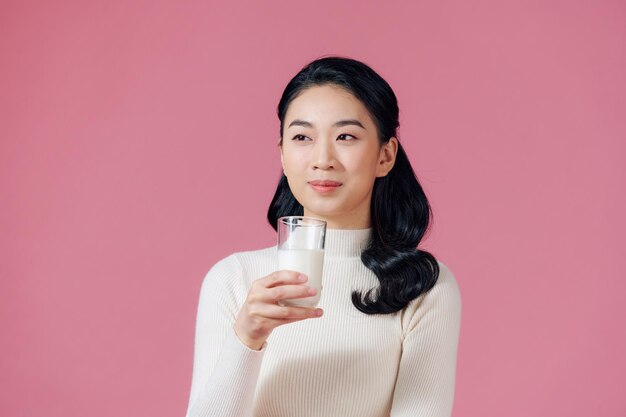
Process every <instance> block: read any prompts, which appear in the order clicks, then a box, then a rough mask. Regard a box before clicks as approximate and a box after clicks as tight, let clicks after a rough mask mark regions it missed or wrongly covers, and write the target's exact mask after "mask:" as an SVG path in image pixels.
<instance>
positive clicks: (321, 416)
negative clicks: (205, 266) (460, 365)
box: [187, 229, 461, 417]
mask: <svg viewBox="0 0 626 417" xmlns="http://www.w3.org/2000/svg"><path fill="white" fill-rule="evenodd" d="M370 234H371V229H362V230H335V229H331V230H328V231H327V236H326V253H325V258H324V276H323V291H322V297H321V300H320V304H319V307H321V308H323V309H324V315H323V316H322V317H321V318H318V319H308V320H304V321H301V322H296V323H291V324H287V325H283V326H280V327H278V328H276V329H275V330H274V331H273V333H272V334H271V335H270V337H269V339H268V340H267V344H266V345H264V347H263V349H262V350H260V351H255V350H251V349H249V348H247V347H246V346H245V345H244V344H243V343H241V342H240V341H239V339H238V338H237V336H236V335H235V333H234V331H233V324H234V321H235V317H236V316H237V313H238V311H239V309H240V307H241V305H242V303H243V302H244V300H245V298H246V295H247V293H248V288H249V286H250V284H251V282H252V281H253V280H255V279H257V278H261V277H264V276H266V275H268V274H270V273H271V272H273V271H275V270H276V269H277V254H276V248H275V247H271V248H267V249H262V250H257V251H251V252H241V253H235V254H233V255H231V256H229V257H227V258H225V259H223V260H221V261H220V262H218V263H217V264H216V265H215V266H214V267H213V268H212V269H211V270H210V271H209V272H208V274H207V275H206V277H205V279H204V281H203V284H202V289H201V291H200V301H199V305H198V316H197V321H196V339H195V350H194V364H193V378H192V385H191V395H190V399H189V407H188V410H187V416H188V417H197V416H204V417H207V416H215V417H217V416H220V417H221V416H229V417H234V416H255V417H266V416H268V417H269V416H272V417H279V416H290V417H291V416H292V417H335V416H341V417H344V416H345V417H348V416H355V417H356V416H358V417H382V416H393V417H409V416H411V417H417V416H420V417H421V416H433V417H434V416H437V417H444V416H450V415H451V413H452V404H453V400H454V383H455V375H456V356H457V346H458V339H459V332H460V322H461V298H460V292H459V287H458V285H457V282H456V280H455V278H454V276H453V275H452V273H451V272H450V270H449V269H448V268H447V267H446V266H445V265H444V264H442V263H441V262H440V263H439V266H440V268H441V273H440V275H439V279H438V280H437V283H436V285H435V286H434V287H433V288H432V289H431V290H430V291H429V292H428V293H426V294H422V295H421V296H419V297H418V298H417V299H415V300H413V301H412V302H411V303H410V304H409V305H408V306H407V307H406V308H405V309H404V310H402V311H400V312H398V313H395V314H387V315H366V314H363V313H361V312H360V311H358V310H357V309H356V308H355V307H354V306H353V305H352V302H351V300H350V297H351V293H352V291H353V290H355V289H369V288H371V287H374V286H376V285H377V284H378V281H377V279H376V277H375V275H374V274H373V273H372V272H371V271H370V270H369V269H367V268H366V267H365V266H364V265H363V263H362V262H361V260H360V254H361V251H362V250H363V248H364V247H365V245H366V244H367V240H368V238H369V236H370Z"/></svg>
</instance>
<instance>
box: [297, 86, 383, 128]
mask: <svg viewBox="0 0 626 417" xmlns="http://www.w3.org/2000/svg"><path fill="white" fill-rule="evenodd" d="M348 118H350V119H358V120H360V121H361V122H363V123H364V124H365V123H368V124H373V121H372V119H371V117H370V115H369V112H368V111H367V108H366V107H365V105H364V104H363V103H362V102H361V101H360V100H359V99H357V98H356V97H355V96H354V95H353V94H352V93H351V92H349V91H347V90H346V89H344V88H341V87H338V86H336V85H330V84H327V85H321V86H313V87H309V88H307V89H305V90H303V91H302V92H301V93H300V94H299V95H298V96H297V97H296V98H295V99H293V100H292V101H291V103H290V104H289V107H288V108H287V113H286V114H285V122H289V121H290V120H293V119H306V120H307V121H310V122H312V123H315V121H318V122H320V123H321V122H329V123H332V122H334V121H336V120H338V119H348Z"/></svg>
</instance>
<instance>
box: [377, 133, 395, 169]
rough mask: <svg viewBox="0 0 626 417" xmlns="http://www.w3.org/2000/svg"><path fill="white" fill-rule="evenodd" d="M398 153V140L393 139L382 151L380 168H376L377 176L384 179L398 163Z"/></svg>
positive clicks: (379, 162) (379, 161) (379, 160)
mask: <svg viewBox="0 0 626 417" xmlns="http://www.w3.org/2000/svg"><path fill="white" fill-rule="evenodd" d="M397 153H398V139H396V138H395V137H391V138H390V139H389V140H388V141H387V143H385V144H384V145H383V147H382V148H381V149H380V155H379V157H378V166H377V167H376V176H377V177H384V176H386V175H387V174H389V171H391V169H392V168H393V166H394V164H395V163H396V154H397Z"/></svg>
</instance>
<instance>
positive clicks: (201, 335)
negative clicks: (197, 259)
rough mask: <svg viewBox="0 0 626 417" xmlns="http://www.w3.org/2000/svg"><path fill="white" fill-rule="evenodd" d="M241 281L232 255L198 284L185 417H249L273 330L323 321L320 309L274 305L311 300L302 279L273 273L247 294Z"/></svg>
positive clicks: (241, 271)
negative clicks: (295, 324) (189, 383)
mask: <svg viewBox="0 0 626 417" xmlns="http://www.w3.org/2000/svg"><path fill="white" fill-rule="evenodd" d="M243 275H244V273H243V269H242V267H241V264H240V263H239V261H238V260H237V258H236V256H235V255H232V256H230V257H228V258H226V259H224V260H222V261H220V262H218V263H217V264H216V265H215V266H214V267H213V268H211V270H210V271H209V273H208V274H207V276H206V277H205V279H204V281H203V283H202V289H201V291H200V301H199V303H198V315H197V320H196V339H195V348H194V365H193V377H192V384H191V395H190V397H189V406H188V409H187V416H188V417H207V416H212V417H219V416H229V417H231V416H251V415H252V411H253V403H254V391H255V388H256V384H257V380H258V377H259V371H260V367H261V360H262V358H263V351H264V346H265V340H266V339H267V337H268V336H269V335H270V333H271V332H272V330H273V329H274V328H275V327H277V326H281V325H284V324H289V323H293V322H296V321H300V320H306V319H308V318H316V317H320V316H321V315H322V310H321V309H313V308H303V307H291V306H280V305H278V303H279V302H280V301H281V300H285V299H292V298H302V297H307V296H311V295H314V294H315V292H316V290H315V289H314V288H310V287H308V286H307V285H306V277H301V274H298V273H297V272H293V271H278V272H274V273H272V274H270V275H268V276H265V277H262V278H259V279H257V280H255V281H254V282H252V284H251V285H250V288H248V285H247V284H246V282H244V277H243Z"/></svg>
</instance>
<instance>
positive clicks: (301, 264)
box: [278, 249, 324, 307]
mask: <svg viewBox="0 0 626 417" xmlns="http://www.w3.org/2000/svg"><path fill="white" fill-rule="evenodd" d="M323 266H324V250H322V249H279V250H278V270H288V271H297V272H300V273H303V274H305V275H306V276H307V277H308V278H309V279H308V281H307V282H305V283H304V285H308V286H310V287H315V288H316V289H317V294H316V295H314V296H312V297H306V298H295V299H290V300H283V301H282V303H283V304H286V305H292V306H298V307H315V306H316V305H317V303H318V302H319V300H320V294H321V292H322V267H323Z"/></svg>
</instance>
